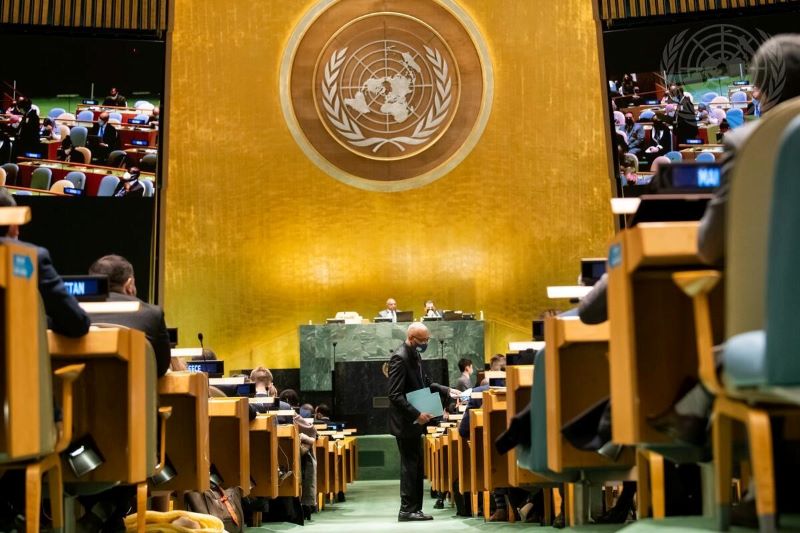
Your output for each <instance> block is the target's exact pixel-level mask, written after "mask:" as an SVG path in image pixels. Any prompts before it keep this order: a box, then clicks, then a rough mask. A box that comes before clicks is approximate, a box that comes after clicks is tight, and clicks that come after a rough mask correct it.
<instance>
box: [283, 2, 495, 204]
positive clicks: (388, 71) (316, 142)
mask: <svg viewBox="0 0 800 533" xmlns="http://www.w3.org/2000/svg"><path fill="white" fill-rule="evenodd" d="M380 4H382V7H383V8H384V10H381V11H375V10H374V5H375V2H374V1H368V0H339V1H331V0H325V1H322V2H320V3H318V5H317V6H316V7H315V8H314V9H312V10H311V11H310V12H309V13H308V14H307V15H306V17H305V18H304V19H303V21H301V23H300V24H299V25H298V28H297V29H296V30H295V34H294V35H293V37H292V39H290V43H289V46H288V47H287V51H286V53H285V54H284V61H283V64H282V69H281V99H282V106H283V111H284V116H285V118H286V120H287V123H288V124H289V126H290V130H291V131H292V134H293V136H294V137H295V140H296V141H297V142H298V144H299V145H300V147H301V148H302V149H303V151H304V152H305V153H306V155H307V156H308V157H309V158H310V159H311V160H312V161H313V162H314V163H316V164H317V166H319V167H320V168H322V169H323V170H324V171H326V172H327V173H328V174H329V175H331V176H333V177H334V178H336V179H339V180H340V181H343V182H345V183H348V184H349V185H354V186H356V187H360V188H362V189H368V190H378V191H398V190H406V189H410V188H414V187H419V186H422V185H425V184H427V183H430V182H432V181H434V180H436V179H438V178H439V177H441V176H443V175H444V174H446V173H447V172H449V171H451V170H452V169H453V168H455V166H457V165H458V164H459V163H460V162H461V160H463V158H464V157H466V155H467V154H468V153H469V151H470V150H471V149H472V147H474V145H475V144H476V142H477V140H478V138H479V137H480V134H481V133H482V131H483V128H484V126H485V124H486V121H487V119H488V115H489V112H490V109H491V97H492V75H491V64H490V62H489V59H488V52H487V51H486V48H485V45H484V44H483V41H482V38H481V37H480V34H479V33H478V32H477V29H476V28H475V27H474V24H473V23H472V22H471V20H470V19H469V17H468V16H467V15H466V14H465V13H463V12H462V11H461V10H460V8H458V6H456V5H455V4H453V3H452V2H451V1H450V0H439V1H434V0H404V1H400V0H395V1H392V0H385V1H383V2H380ZM451 43H452V44H451ZM312 58H313V62H312Z"/></svg>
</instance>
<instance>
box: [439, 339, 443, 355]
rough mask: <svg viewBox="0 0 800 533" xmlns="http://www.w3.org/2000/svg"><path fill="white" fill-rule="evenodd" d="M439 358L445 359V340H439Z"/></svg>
mask: <svg viewBox="0 0 800 533" xmlns="http://www.w3.org/2000/svg"><path fill="white" fill-rule="evenodd" d="M439 357H441V358H442V359H444V339H439Z"/></svg>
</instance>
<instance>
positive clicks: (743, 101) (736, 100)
mask: <svg viewBox="0 0 800 533" xmlns="http://www.w3.org/2000/svg"><path fill="white" fill-rule="evenodd" d="M731 103H732V104H733V105H734V107H738V108H743V107H747V93H746V92H744V91H737V92H735V93H733V94H732V95H731Z"/></svg>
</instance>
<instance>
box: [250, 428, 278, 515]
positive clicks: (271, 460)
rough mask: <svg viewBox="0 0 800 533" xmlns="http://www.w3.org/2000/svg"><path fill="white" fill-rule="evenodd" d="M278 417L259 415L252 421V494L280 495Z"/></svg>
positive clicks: (263, 495) (266, 496)
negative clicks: (253, 484)
mask: <svg viewBox="0 0 800 533" xmlns="http://www.w3.org/2000/svg"><path fill="white" fill-rule="evenodd" d="M278 466H279V462H278V417H277V416H275V415H271V414H268V415H258V416H257V417H256V419H255V420H253V421H251V422H250V476H251V477H252V478H253V481H255V482H256V484H255V487H253V488H252V490H251V491H250V495H251V496H260V497H263V498H269V499H273V498H277V497H278Z"/></svg>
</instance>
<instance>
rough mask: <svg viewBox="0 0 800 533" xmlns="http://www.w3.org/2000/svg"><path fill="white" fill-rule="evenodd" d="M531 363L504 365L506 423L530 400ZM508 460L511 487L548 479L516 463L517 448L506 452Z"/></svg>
mask: <svg viewBox="0 0 800 533" xmlns="http://www.w3.org/2000/svg"><path fill="white" fill-rule="evenodd" d="M533 372H534V369H533V365H515V366H509V367H506V424H511V419H512V418H513V417H514V415H516V414H517V413H519V412H520V411H522V410H523V409H524V408H525V407H527V405H528V404H529V403H530V401H531V389H532V388H533ZM506 461H507V462H508V484H509V486H511V487H527V486H531V485H536V484H540V483H547V482H549V480H548V479H547V478H545V477H542V476H540V475H538V474H534V473H533V472H531V471H530V470H528V469H526V468H522V467H520V466H519V465H517V450H516V448H513V449H512V450H511V451H509V452H508V453H507V454H506Z"/></svg>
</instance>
